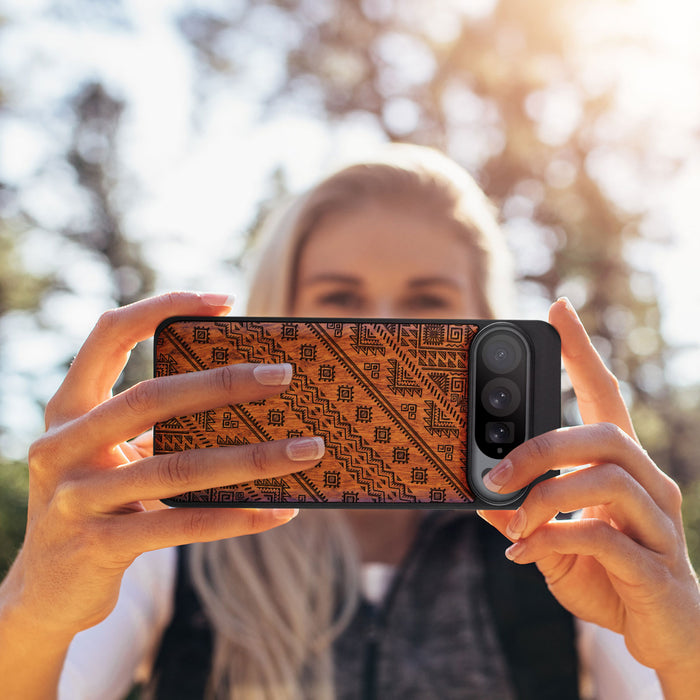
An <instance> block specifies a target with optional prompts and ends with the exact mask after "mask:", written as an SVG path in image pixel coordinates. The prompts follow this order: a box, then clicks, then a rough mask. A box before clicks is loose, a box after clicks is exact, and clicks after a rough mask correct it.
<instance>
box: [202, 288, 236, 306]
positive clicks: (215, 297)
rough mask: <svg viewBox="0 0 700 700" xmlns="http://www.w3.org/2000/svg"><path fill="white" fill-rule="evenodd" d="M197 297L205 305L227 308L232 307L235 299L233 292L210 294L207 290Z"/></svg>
mask: <svg viewBox="0 0 700 700" xmlns="http://www.w3.org/2000/svg"><path fill="white" fill-rule="evenodd" d="M199 298H200V299H201V300H202V301H203V302H204V303H205V304H206V305H207V306H216V307H221V306H227V307H228V308H229V309H232V308H233V305H234V303H235V301H236V297H235V296H234V295H233V294H211V293H209V292H204V293H202V294H200V295H199Z"/></svg>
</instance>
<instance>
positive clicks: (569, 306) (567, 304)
mask: <svg viewBox="0 0 700 700" xmlns="http://www.w3.org/2000/svg"><path fill="white" fill-rule="evenodd" d="M557 301H561V302H563V303H564V307H565V308H566V310H567V311H568V312H569V313H570V314H571V315H572V316H573V317H574V318H575V319H576V320H578V314H577V313H576V309H575V308H574V305H573V304H572V303H571V302H570V301H569V297H559V298H558V299H557Z"/></svg>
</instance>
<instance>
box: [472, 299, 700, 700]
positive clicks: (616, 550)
mask: <svg viewBox="0 0 700 700" xmlns="http://www.w3.org/2000/svg"><path fill="white" fill-rule="evenodd" d="M549 320H550V322H551V323H552V325H553V326H554V327H555V328H556V329H557V330H558V332H559V335H560V336H561V340H562V357H563V360H564V365H565V367H566V369H567V372H568V374H569V377H570V378H571V381H572V384H573V387H574V391H575V392H576V397H577V400H578V405H579V409H580V412H581V416H582V418H583V422H584V425H581V426H576V427H572V428H562V429H560V430H555V431H552V432H549V433H546V434H544V435H540V436H538V437H535V438H532V439H531V440H528V441H527V442H525V443H523V444H522V445H520V446H519V447H517V448H515V449H514V450H513V451H512V452H511V453H510V454H509V455H508V457H507V458H506V459H505V460H503V462H501V464H500V465H498V466H497V467H496V469H494V470H493V471H492V472H491V473H490V474H489V475H488V477H487V479H485V482H486V484H487V486H488V487H489V488H491V489H493V490H494V491H500V492H503V493H509V492H512V491H516V490H518V489H520V488H523V487H524V486H526V485H527V484H529V483H530V482H531V481H533V479H535V478H536V477H538V476H540V475H542V474H544V473H546V472H547V471H549V470H550V469H564V470H566V469H569V468H572V467H577V468H576V469H574V470H572V471H564V472H563V473H562V474H560V475H559V476H556V477H554V478H551V479H546V480H544V481H541V482H539V483H538V484H536V485H535V486H534V487H533V488H532V490H531V491H530V493H529V494H528V496H527V498H526V499H525V501H524V502H523V504H522V505H521V507H520V508H519V509H518V510H517V511H515V512H512V511H483V512H480V515H481V516H482V517H483V518H485V519H486V520H488V521H489V522H490V523H491V524H492V525H494V526H495V527H497V528H498V529H499V530H500V531H501V532H503V533H504V534H505V535H506V536H507V537H508V538H509V539H511V540H512V541H513V542H515V544H514V545H512V546H511V547H509V549H508V550H507V556H508V557H509V558H510V559H512V560H513V561H515V562H517V563H519V564H525V563H531V562H534V563H535V564H536V565H537V567H538V568H539V570H540V571H541V572H542V574H543V575H544V577H545V580H546V582H547V585H548V587H549V589H550V591H551V592H552V594H553V595H554V596H555V597H556V598H557V599H558V600H559V602H560V603H561V604H562V605H563V606H564V607H566V608H567V609H568V610H569V611H570V612H571V613H573V614H574V615H576V616H577V617H579V618H581V619H583V620H588V621H590V622H594V623H596V624H598V625H601V626H603V627H607V628H609V629H612V630H614V631H616V632H619V633H621V634H623V635H624V637H625V642H626V644H627V647H628V649H629V650H630V652H631V654H632V655H633V656H634V657H635V658H636V659H637V660H638V661H640V662H641V663H642V664H645V665H646V666H650V667H652V668H654V669H656V671H657V673H658V675H659V678H660V680H661V683H662V686H663V687H664V691H665V692H666V693H667V695H666V697H667V698H669V697H674V698H675V697H678V698H680V697H690V695H686V694H685V692H687V691H689V692H690V693H695V692H697V689H698V687H700V588H699V587H698V580H697V577H696V575H695V573H694V571H693V568H692V565H691V563H690V559H689V557H688V552H687V548H686V543H685V536H684V533H683V524H682V520H681V493H680V489H679V488H678V486H677V485H676V483H675V482H674V481H673V480H672V479H670V478H669V477H668V476H667V475H666V474H664V473H663V472H662V471H661V470H660V469H659V468H658V467H657V466H656V465H655V464H654V462H653V461H652V460H651V459H650V458H649V455H648V454H647V453H646V452H645V451H644V449H642V447H641V446H640V444H639V442H638V441H637V438H636V435H635V433H634V429H633V427H632V423H631V420H630V417H629V413H628V411H627V408H626V406H625V403H624V400H623V398H622V395H621V393H620V389H619V385H618V382H617V380H616V379H615V377H614V376H613V375H612V374H611V373H610V371H609V370H608V369H607V368H606V367H605V365H604V364H603V362H602V360H601V358H600V356H599V355H598V353H597V352H596V350H595V349H594V348H593V345H592V344H591V342H590V339H589V338H588V335H587V334H586V331H585V329H584V328H583V326H582V325H581V322H580V321H579V319H578V316H577V315H576V313H575V311H574V310H573V308H572V307H571V305H570V304H569V303H568V301H566V300H563V299H562V300H559V301H557V302H556V303H555V304H554V305H553V306H552V308H551V309H550V317H549ZM489 477H490V478H489ZM489 482H490V483H489ZM574 510H581V511H582V513H581V517H580V518H577V519H574V520H568V521H555V520H553V518H554V516H555V515H556V514H557V513H558V512H570V511H574ZM688 684H690V685H688ZM683 688H686V689H687V690H686V691H684V690H683ZM695 697H696V696H695Z"/></svg>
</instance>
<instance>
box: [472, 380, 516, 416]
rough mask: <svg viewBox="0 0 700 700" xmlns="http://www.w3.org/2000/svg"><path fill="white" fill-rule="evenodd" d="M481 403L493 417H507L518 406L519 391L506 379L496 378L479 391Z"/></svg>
mask: <svg viewBox="0 0 700 700" xmlns="http://www.w3.org/2000/svg"><path fill="white" fill-rule="evenodd" d="M481 403H482V404H483V406H484V408H485V409H486V410H487V411H488V412H489V413H490V414H492V415H494V416H499V417H503V416H507V415H510V414H511V413H513V412H515V411H516V410H517V408H518V406H520V389H518V385H517V384H516V383H515V382H514V381H512V380H510V379H506V377H496V378H495V379H491V380H490V381H488V382H487V383H486V385H485V386H484V388H483V389H482V391H481Z"/></svg>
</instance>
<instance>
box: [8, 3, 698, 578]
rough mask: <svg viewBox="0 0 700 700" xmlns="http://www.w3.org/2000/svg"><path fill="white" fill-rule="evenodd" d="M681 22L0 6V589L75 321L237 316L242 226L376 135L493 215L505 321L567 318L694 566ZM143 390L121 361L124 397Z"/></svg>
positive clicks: (684, 24)
mask: <svg viewBox="0 0 700 700" xmlns="http://www.w3.org/2000/svg"><path fill="white" fill-rule="evenodd" d="M693 5H694V3H684V2H682V1H681V0H676V1H675V2H673V1H670V2H656V0H649V1H648V2H645V1H644V0H638V1H636V2H635V1H633V0H605V1H595V0H586V1H584V0H527V1H525V0H500V1H499V0H441V1H440V2H430V1H428V0H228V1H227V0H208V1H206V0H201V1H199V2H185V1H184V0H183V1H180V2H177V1H175V0H172V1H166V0H159V1H158V2H156V1H155V0H154V1H153V2H147V3H139V2H133V1H132V2H129V1H127V0H102V1H97V0H93V1H90V0H32V1H31V2H17V3H9V4H8V3H4V4H3V3H2V2H0V361H1V364H0V570H2V571H4V569H5V567H6V566H7V564H8V563H9V561H10V560H11V559H12V557H13V556H14V554H15V552H16V549H17V547H18V544H19V542H20V540H21V537H22V534H23V530H24V519H25V499H26V488H27V477H26V464H25V462H24V455H25V454H26V448H27V446H28V444H29V443H30V442H31V439H32V437H33V436H35V435H37V434H38V433H39V432H40V430H41V408H42V405H43V404H44V403H45V402H46V401H47V400H48V398H49V397H50V396H51V394H52V393H53V392H54V391H55V389H56V388H57V386H58V383H59V382H60V379H61V376H62V375H63V373H64V372H65V369H66V367H67V365H68V363H69V362H70V360H71V358H72V356H73V355H74V354H75V352H76V351H77V349H78V347H79V345H80V342H81V340H82V338H83V337H84V335H86V334H87V332H88V331H89V329H90V327H91V326H92V324H93V322H94V321H95V319H96V318H97V316H98V315H99V313H100V312H101V311H102V310H104V309H105V308H109V307H110V306H113V305H116V304H126V303H129V302H131V301H133V300H135V299H137V298H141V297H143V296H146V295H149V294H151V293H153V292H155V291H160V290H164V289H169V288H197V289H205V290H211V291H230V290H231V289H232V288H235V289H236V290H239V291H240V293H241V294H242V296H244V295H245V293H244V291H243V288H242V285H243V282H242V281H241V280H242V278H241V275H240V268H241V257H242V255H243V253H244V252H245V250H246V247H247V245H248V241H249V240H250V238H251V237H252V236H254V233H255V230H256V227H257V224H258V222H259V220H260V214H259V212H264V211H266V210H267V209H268V208H269V207H270V206H272V205H273V204H274V202H275V201H276V199H277V198H279V197H280V196H282V195H283V194H284V193H286V192H288V191H290V190H297V189H299V187H303V186H305V185H307V184H310V183H311V182H312V181H313V180H314V179H316V177H317V176H318V175H319V174H322V173H323V172H325V170H326V169H327V168H328V167H329V166H330V165H332V164H333V163H335V162H336V161H339V160H342V159H343V158H347V157H348V156H350V155H353V154H355V153H357V152H359V151H361V150H362V148H367V149H369V150H371V147H372V146H373V145H376V144H378V143H381V142H383V141H389V140H396V141H408V142H415V143H421V144H427V145H430V146H434V147H437V148H440V149H443V150H445V151H446V152H447V153H449V154H450V155H452V156H453V157H454V158H455V159H457V160H458V161H459V162H461V163H462V164H463V165H465V166H466V167H467V168H468V169H469V170H470V171H471V172H472V173H473V174H474V175H475V177H476V178H477V180H478V181H479V182H480V184H481V185H482V186H483V188H484V189H485V191H486V192H487V194H488V195H489V196H490V197H491V198H492V199H493V201H494V202H495V203H496V204H497V205H498V207H499V209H500V211H501V212H502V222H503V226H504V228H505V231H506V233H507V236H508V239H509V241H510V243H511V245H512V247H513V249H514V251H515V253H516V259H517V265H518V273H519V280H520V281H519V284H520V286H521V294H520V298H521V299H522V300H523V303H522V308H521V309H520V315H522V316H540V317H542V316H543V315H544V313H545V312H546V307H547V303H548V301H549V300H552V299H554V298H556V297H557V296H559V295H561V294H567V295H568V296H569V297H570V298H571V299H572V301H573V303H574V304H575V305H576V306H577V308H578V309H579V311H580V313H581V316H582V318H583V320H584V323H585V324H586V326H587V328H588V330H589V332H590V333H591V335H592V336H593V338H594V341H595V343H596V346H597V347H598V349H599V351H600V352H601V354H602V355H603V357H604V358H605V360H606V361H607V362H608V363H609V365H610V366H611V368H612V369H613V370H614V372H615V373H616V375H617V376H618V378H620V380H621V382H622V386H623V389H624V391H625V394H626V396H627V398H628V400H629V403H630V407H631V411H632V414H633V417H634V421H635V424H636V427H637V430H638V433H639V436H640V438H641V440H642V442H643V444H644V445H645V447H646V448H647V449H648V451H649V452H650V453H651V455H652V456H653V458H654V459H655V460H656V461H657V463H658V464H659V465H660V466H662V468H664V469H665V470H666V471H667V472H668V473H669V474H670V475H671V476H672V477H673V478H674V479H676V480H677V481H678V482H679V483H680V484H681V486H682V488H683V491H684V494H685V519H686V526H687V532H688V537H689V544H690V547H691V550H692V554H693V557H694V561H695V565H696V567H698V566H699V565H700V465H699V462H700V370H699V369H698V368H699V367H700V334H699V332H698V330H697V308H698V303H700V283H699V282H698V278H697V262H698V259H699V256H698V255H697V252H698V250H700V248H698V247H697V243H693V241H694V240H695V238H696V228H697V223H696V222H695V221H694V220H693V216H694V214H695V208H696V202H697V197H698V193H699V192H700V134H699V128H700V101H699V98H698V95H700V91H699V90H698V89H697V88H698V85H697V75H698V74H699V71H698V69H699V68H700V49H698V47H697V36H698V29H700V13H698V12H697V11H694V12H693V13H692V14H690V15H688V14H684V12H686V11H687V7H692V6H693ZM146 6H147V7H146ZM683 8H686V9H685V10H684V9H683ZM193 153H196V154H198V155H197V156H196V157H194V156H192V154H193ZM188 154H189V155H188ZM187 204H189V208H188V209H185V208H184V207H185V206H186V205H187ZM693 245H695V247H693ZM694 254H695V258H694V262H693V255H694ZM150 372H151V370H150V349H149V348H147V347H144V348H142V349H139V350H137V351H136V352H134V353H133V356H132V360H131V361H130V364H129V366H128V367H127V370H126V371H125V373H124V375H123V378H122V385H125V384H130V383H133V382H134V381H137V380H139V379H142V378H145V377H147V376H149V375H150ZM565 419H566V420H567V421H568V422H574V421H576V419H577V414H576V409H575V406H574V404H573V402H572V401H571V399H570V398H568V399H567V401H566V402H565Z"/></svg>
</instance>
